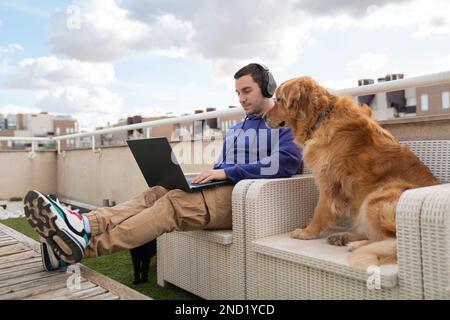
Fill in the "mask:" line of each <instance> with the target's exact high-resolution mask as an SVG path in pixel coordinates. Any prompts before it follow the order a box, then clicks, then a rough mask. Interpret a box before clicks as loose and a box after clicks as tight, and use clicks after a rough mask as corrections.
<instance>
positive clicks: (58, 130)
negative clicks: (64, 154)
mask: <svg viewBox="0 0 450 320" xmlns="http://www.w3.org/2000/svg"><path fill="white" fill-rule="evenodd" d="M56 135H57V136H59V135H61V129H60V128H59V127H56Z"/></svg>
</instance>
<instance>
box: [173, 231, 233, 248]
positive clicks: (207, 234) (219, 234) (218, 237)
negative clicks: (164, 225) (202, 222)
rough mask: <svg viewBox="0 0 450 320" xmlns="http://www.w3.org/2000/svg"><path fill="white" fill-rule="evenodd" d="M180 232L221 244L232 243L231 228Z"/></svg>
mask: <svg viewBox="0 0 450 320" xmlns="http://www.w3.org/2000/svg"><path fill="white" fill-rule="evenodd" d="M181 233H183V234H185V235H188V236H190V237H194V238H197V239H201V240H205V241H211V242H215V243H218V244H223V245H229V244H232V243H233V230H198V231H183V232H181Z"/></svg>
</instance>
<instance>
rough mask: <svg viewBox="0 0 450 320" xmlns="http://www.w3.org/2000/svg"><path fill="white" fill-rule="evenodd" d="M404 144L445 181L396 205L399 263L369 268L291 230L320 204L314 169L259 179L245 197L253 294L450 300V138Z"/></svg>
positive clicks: (322, 241)
mask: <svg viewBox="0 0 450 320" xmlns="http://www.w3.org/2000/svg"><path fill="white" fill-rule="evenodd" d="M403 143H404V144H407V145H409V146H410V148H411V149H412V151H413V152H414V153H415V154H416V155H417V156H418V157H419V158H421V160H422V161H423V162H424V163H425V164H426V165H427V166H428V167H429V168H430V169H431V171H432V172H433V174H434V175H435V176H436V177H437V178H438V179H439V181H440V182H441V183H442V184H441V185H438V186H433V187H427V188H418V189H413V190H407V191H406V192H404V193H403V194H402V196H401V198H400V200H399V203H398V206H397V237H398V241H397V247H398V260H399V262H398V265H388V266H383V267H381V268H379V269H371V270H369V271H370V274H368V273H367V272H366V270H361V269H356V268H352V267H350V266H349V265H348V262H347V255H348V252H347V251H346V248H345V247H335V246H331V245H328V244H326V243H325V239H323V238H322V239H318V240H308V241H302V240H296V239H291V238H290V237H289V232H290V231H292V230H293V229H295V228H299V227H305V226H306V225H307V223H308V221H309V219H310V217H311V215H312V213H313V211H314V208H315V206H316V203H317V200H318V190H317V188H316V186H315V184H314V180H313V178H312V176H310V175H306V176H297V177H294V178H291V179H285V180H282V181H281V180H279V181H277V180H260V181H255V182H254V183H252V184H251V185H250V186H249V188H248V190H247V193H246V202H245V209H246V212H245V234H246V237H245V239H246V241H245V245H246V251H245V252H246V254H245V257H246V272H247V274H246V290H247V298H249V299H448V298H449V286H450V184H449V182H450V141H409V142H403ZM375 279H376V280H375ZM374 280H375V282H374ZM378 280H379V282H377V281H378ZM368 283H369V284H370V285H371V286H368ZM369 287H370V288H369Z"/></svg>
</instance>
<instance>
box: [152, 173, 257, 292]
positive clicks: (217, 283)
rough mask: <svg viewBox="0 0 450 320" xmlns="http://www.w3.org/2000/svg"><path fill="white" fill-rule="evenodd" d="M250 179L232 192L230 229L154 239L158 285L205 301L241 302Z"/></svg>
mask: <svg viewBox="0 0 450 320" xmlns="http://www.w3.org/2000/svg"><path fill="white" fill-rule="evenodd" d="M253 182H254V180H243V181H241V182H239V183H238V184H237V185H236V186H235V187H234V189H233V196H232V208H233V209H232V210H233V230H218V231H214V230H205V231H189V232H171V233H168V234H164V235H162V236H160V237H159V238H158V240H157V244H158V245H157V246H158V247H157V252H158V253H157V274H158V284H159V285H160V286H165V285H166V283H167V282H169V283H171V284H174V285H176V286H178V287H180V288H183V289H184V290H186V291H189V292H191V293H193V294H195V295H198V296H199V297H202V298H205V299H245V298H246V288H245V283H246V280H245V274H246V273H245V221H244V220H245V219H244V213H245V198H246V193H247V190H248V188H249V187H250V185H251V184H252V183H253Z"/></svg>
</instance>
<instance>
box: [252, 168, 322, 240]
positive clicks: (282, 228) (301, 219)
mask: <svg viewBox="0 0 450 320" xmlns="http://www.w3.org/2000/svg"><path fill="white" fill-rule="evenodd" d="M318 197H319V192H318V189H317V187H316V186H315V184H314V179H313V177H312V175H297V176H294V177H292V178H285V179H263V180H254V182H253V183H252V184H251V185H250V187H249V188H248V190H247V196H246V202H245V229H246V240H247V241H252V240H255V239H258V238H262V237H267V236H271V235H275V234H280V233H285V232H289V231H292V230H294V229H295V228H299V227H305V226H306V225H307V224H308V222H309V220H310V218H311V216H312V214H313V213H314V208H315V206H316V204H317V201H318Z"/></svg>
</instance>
